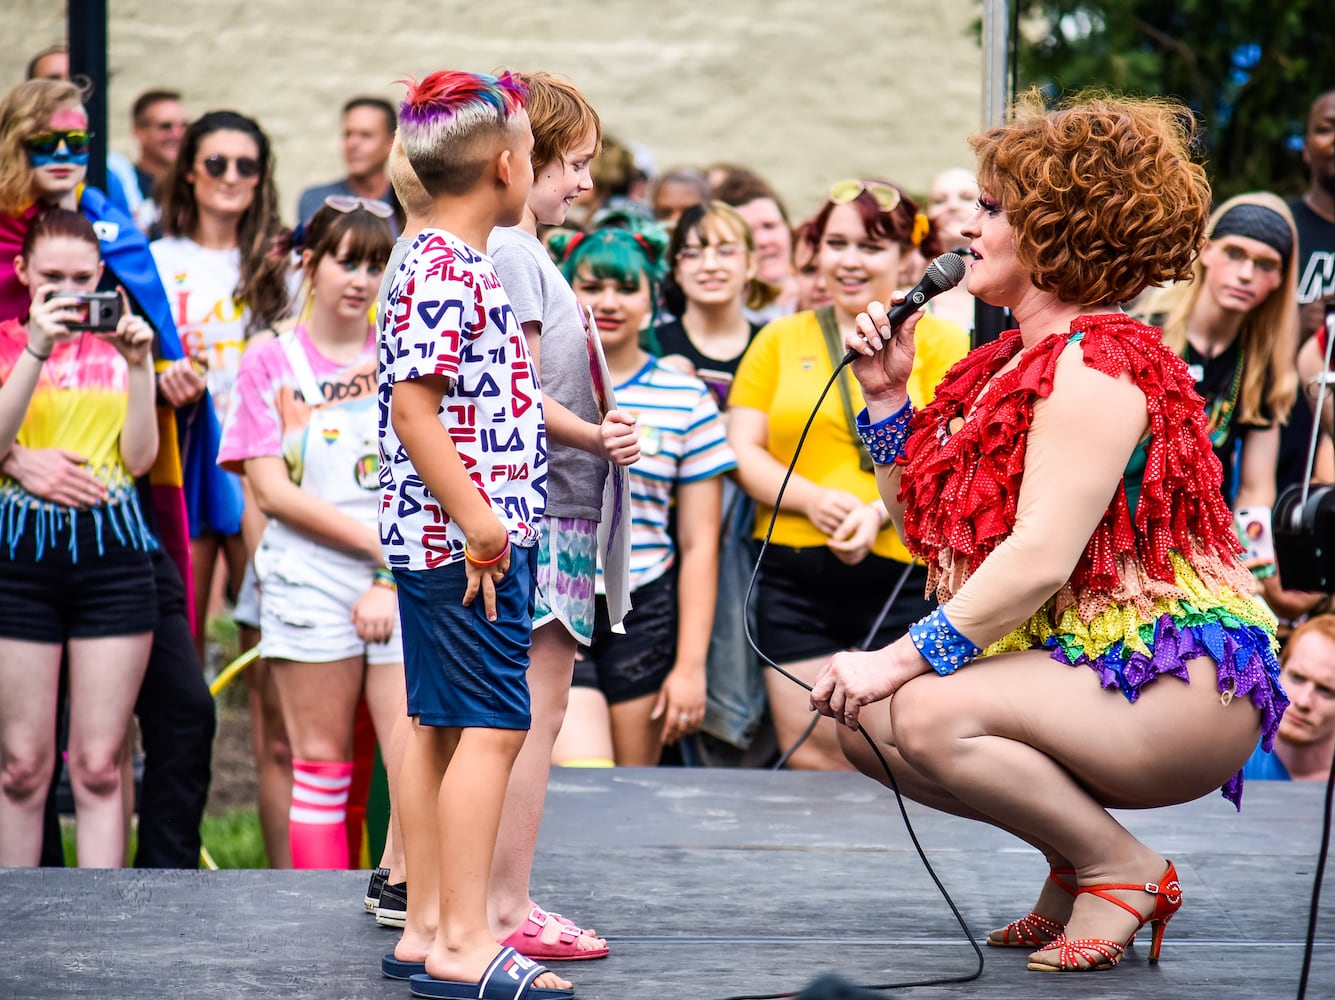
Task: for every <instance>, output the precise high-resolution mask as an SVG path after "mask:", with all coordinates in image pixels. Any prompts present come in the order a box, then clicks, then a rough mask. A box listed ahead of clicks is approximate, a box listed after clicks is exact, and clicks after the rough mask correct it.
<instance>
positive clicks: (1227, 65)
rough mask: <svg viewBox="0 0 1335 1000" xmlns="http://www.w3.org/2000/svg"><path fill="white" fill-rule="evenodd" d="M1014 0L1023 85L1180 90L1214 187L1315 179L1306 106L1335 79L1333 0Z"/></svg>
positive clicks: (1288, 186)
mask: <svg viewBox="0 0 1335 1000" xmlns="http://www.w3.org/2000/svg"><path fill="white" fill-rule="evenodd" d="M1016 2H1019V3H1020V5H1021V6H1020V14H1021V20H1020V31H1019V39H1018V49H1019V60H1018V62H1019V65H1018V84H1019V87H1020V89H1021V90H1024V89H1027V88H1028V87H1030V86H1038V87H1040V88H1042V89H1043V91H1044V92H1045V94H1046V95H1047V96H1048V97H1050V98H1052V99H1056V98H1058V97H1060V96H1062V95H1063V94H1069V93H1071V92H1073V91H1078V90H1081V89H1084V88H1087V87H1103V88H1108V89H1112V90H1117V91H1121V92H1124V93H1131V94H1142V95H1163V96H1171V97H1176V98H1178V99H1179V100H1181V101H1183V102H1184V103H1185V104H1186V105H1187V106H1188V107H1190V108H1191V109H1192V110H1193V111H1194V112H1195V113H1196V115H1197V117H1198V121H1199V123H1200V125H1201V138H1202V142H1203V145H1204V149H1203V151H1202V153H1203V158H1204V160H1205V165H1206V168H1207V170H1208V171H1209V173H1210V178H1211V181H1212V183H1213V184H1214V187H1215V192H1216V196H1217V197H1219V198H1221V199H1222V198H1225V197H1228V196H1230V195H1232V194H1236V193H1238V192H1240V191H1247V190H1253V189H1268V190H1272V191H1276V192H1279V193H1281V194H1284V195H1294V194H1297V193H1299V192H1300V191H1301V190H1303V188H1305V187H1306V184H1307V172H1306V169H1305V168H1304V167H1303V164H1302V160H1301V157H1300V154H1299V145H1300V141H1301V138H1302V134H1303V130H1304V128H1305V126H1306V119H1307V109H1308V106H1309V105H1310V104H1311V102H1312V99H1313V98H1315V97H1316V96H1317V95H1318V94H1319V93H1322V92H1323V91H1325V90H1328V89H1330V88H1331V87H1335V5H1332V3H1331V0H1050V2H1025V0H1016Z"/></svg>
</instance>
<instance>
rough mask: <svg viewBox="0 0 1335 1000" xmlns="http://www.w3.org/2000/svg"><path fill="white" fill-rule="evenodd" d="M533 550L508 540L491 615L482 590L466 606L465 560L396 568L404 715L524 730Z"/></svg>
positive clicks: (439, 722) (423, 720)
mask: <svg viewBox="0 0 1335 1000" xmlns="http://www.w3.org/2000/svg"><path fill="white" fill-rule="evenodd" d="M534 560H535V555H534V549H532V548H520V547H518V546H512V547H511V549H510V569H509V571H508V572H507V573H506V574H505V576H503V577H502V578H501V582H500V583H499V584H498V585H497V587H496V620H495V621H494V622H492V621H488V620H487V615H486V611H485V609H484V608H483V604H482V595H481V594H479V595H478V596H477V597H476V598H475V599H474V600H473V603H472V604H470V605H469V606H468V607H464V606H463V603H462V602H463V596H464V589H465V588H466V586H467V578H466V576H465V572H464V561H463V560H462V559H460V560H458V561H457V562H452V563H450V564H449V565H447V566H441V567H439V568H437V569H428V570H402V569H396V570H395V571H394V579H395V581H396V582H397V583H398V585H399V619H400V622H401V623H402V626H403V675H404V679H405V682H406V684H407V688H408V714H409V715H410V716H415V717H416V718H417V720H418V722H420V723H421V724H422V725H424V726H449V727H457V728H479V729H528V728H529V725H530V722H531V715H530V710H529V695H528V663H529V659H528V650H529V643H530V640H531V638H532V635H533V568H534Z"/></svg>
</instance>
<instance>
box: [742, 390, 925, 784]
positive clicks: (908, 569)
mask: <svg viewBox="0 0 1335 1000" xmlns="http://www.w3.org/2000/svg"><path fill="white" fill-rule="evenodd" d="M839 367H840V368H842V367H843V365H840V366H839ZM825 391H826V392H829V386H826V387H825ZM821 398H822V399H824V397H823V396H822V397H821ZM817 408H818V409H819V407H817ZM779 495H780V496H782V495H783V491H782V490H780V491H779ZM766 537H768V536H766ZM920 565H922V563H921V561H920V560H918V559H913V560H912V561H910V562H907V563H905V564H904V572H902V573H900V574H899V579H898V580H896V581H895V585H894V586H893V587H892V588H891V589H890V596H889V597H887V598H886V599H885V603H884V604H882V605H881V610H880V612H879V613H878V614H877V615H876V620H875V621H873V622H872V623H871V628H869V629H868V630H867V638H865V639H863V640H862V645H861V646H859V647H858V649H860V650H863V651H866V650H868V649H871V644H872V641H873V640H874V639H875V638H876V633H877V632H879V631H880V630H881V623H882V622H884V621H885V619H886V616H887V615H889V614H890V609H891V608H893V607H894V606H895V601H897V600H899V594H900V592H901V591H902V590H903V589H904V585H905V584H906V583H908V582H909V576H910V575H911V574H912V573H913V567H914V566H920ZM749 593H750V591H748V594H749ZM820 720H821V716H820V713H819V712H812V713H811V722H810V723H808V724H807V728H806V729H805V730H803V731H802V735H801V736H799V737H798V738H797V739H795V740H794V741H793V744H792V746H790V747H789V748H788V749H787V750H785V751H784V752H783V753H782V754H781V755H780V756H779V759H778V760H776V761H775V762H774V764H773V765H772V766H771V767H770V770H771V771H782V770H783V768H784V765H786V764H787V763H788V761H790V760H791V759H792V757H793V754H795V753H797V751H798V750H799V749H801V747H802V744H803V743H805V742H806V741H807V740H809V739H811V734H812V733H814V732H815V731H816V726H817V724H818V723H819V722H820Z"/></svg>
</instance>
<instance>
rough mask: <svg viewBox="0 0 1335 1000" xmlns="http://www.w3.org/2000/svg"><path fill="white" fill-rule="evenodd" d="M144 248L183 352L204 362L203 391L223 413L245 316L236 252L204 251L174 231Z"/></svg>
mask: <svg viewBox="0 0 1335 1000" xmlns="http://www.w3.org/2000/svg"><path fill="white" fill-rule="evenodd" d="M149 249H150V250H152V251H153V260H154V261H155V262H156V263H157V265H158V277H159V278H160V279H161V280H162V287H163V288H164V289H165V290H166V292H167V301H168V302H169V303H170V304H171V310H172V319H174V320H176V331H177V333H179V334H180V335H181V346H182V347H183V348H184V349H185V355H186V357H188V358H202V359H203V360H204V361H205V362H206V363H207V364H208V368H209V372H208V383H209V395H210V396H212V397H213V405H214V408H215V409H217V411H218V415H219V416H220V417H225V416H226V415H227V413H228V410H229V409H230V406H231V402H232V387H233V386H234V385H235V384H236V373H237V371H238V370H239V369H240V367H241V352H242V351H244V350H245V347H246V321H247V319H248V316H247V313H246V308H245V306H244V305H243V304H242V303H240V302H238V301H237V300H236V298H235V297H234V296H235V293H236V286H237V284H238V283H239V282H240V281H241V251H240V250H239V249H238V248H235V247H233V248H232V249H231V250H209V249H207V248H205V247H202V246H200V245H199V244H198V243H196V242H195V241H194V240H188V239H185V238H183V237H179V236H166V237H163V238H162V239H160V240H154V241H153V243H152V244H151V245H150V246H149Z"/></svg>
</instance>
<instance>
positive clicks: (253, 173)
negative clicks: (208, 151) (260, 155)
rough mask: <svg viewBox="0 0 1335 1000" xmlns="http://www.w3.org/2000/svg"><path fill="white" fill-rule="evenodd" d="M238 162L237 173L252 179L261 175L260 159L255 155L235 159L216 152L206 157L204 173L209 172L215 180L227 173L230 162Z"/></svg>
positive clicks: (239, 175)
mask: <svg viewBox="0 0 1335 1000" xmlns="http://www.w3.org/2000/svg"><path fill="white" fill-rule="evenodd" d="M233 163H235V164H236V174H237V176H238V177H243V178H245V179H246V180H252V179H253V178H256V177H258V176H259V175H260V161H259V160H257V159H255V158H254V157H253V156H238V157H236V158H235V159H231V158H229V157H226V156H223V155H221V154H220V153H214V154H213V155H212V156H206V157H205V158H204V173H206V174H208V175H209V176H210V177H212V178H213V179H214V180H220V179H221V178H222V176H223V175H224V174H226V173H227V167H228V166H229V165H230V164H233Z"/></svg>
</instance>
